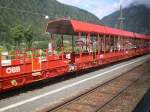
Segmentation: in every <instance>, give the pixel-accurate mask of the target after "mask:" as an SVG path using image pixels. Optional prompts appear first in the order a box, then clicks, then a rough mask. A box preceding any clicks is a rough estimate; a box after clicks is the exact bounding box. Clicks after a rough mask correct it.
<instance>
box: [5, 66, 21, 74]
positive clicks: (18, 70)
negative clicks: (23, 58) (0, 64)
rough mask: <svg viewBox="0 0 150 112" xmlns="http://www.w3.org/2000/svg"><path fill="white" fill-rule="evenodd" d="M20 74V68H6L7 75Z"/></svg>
mask: <svg viewBox="0 0 150 112" xmlns="http://www.w3.org/2000/svg"><path fill="white" fill-rule="evenodd" d="M18 72H20V66H15V67H8V68H6V73H7V74H11V73H18Z"/></svg>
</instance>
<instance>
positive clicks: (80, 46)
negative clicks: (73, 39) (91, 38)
mask: <svg viewBox="0 0 150 112" xmlns="http://www.w3.org/2000/svg"><path fill="white" fill-rule="evenodd" d="M78 41H79V48H80V50H79V52H80V58H81V57H82V45H81V41H82V40H81V32H79V33H78Z"/></svg>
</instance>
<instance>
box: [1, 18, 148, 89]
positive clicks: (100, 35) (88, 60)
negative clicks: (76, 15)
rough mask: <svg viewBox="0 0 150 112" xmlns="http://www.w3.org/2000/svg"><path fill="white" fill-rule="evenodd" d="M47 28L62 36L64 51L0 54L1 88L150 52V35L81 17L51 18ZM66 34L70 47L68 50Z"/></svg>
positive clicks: (52, 38)
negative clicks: (4, 58) (13, 54)
mask: <svg viewBox="0 0 150 112" xmlns="http://www.w3.org/2000/svg"><path fill="white" fill-rule="evenodd" d="M46 32H49V33H50V38H51V40H53V41H55V38H57V37H58V36H59V37H61V45H60V46H61V53H59V54H57V53H54V52H51V53H49V49H46V50H44V51H43V50H41V49H32V50H30V51H28V53H27V52H24V51H22V52H21V51H18V52H16V54H15V56H14V57H13V59H9V60H3V59H1V58H0V92H2V91H6V90H9V89H12V88H16V87H20V86H23V85H27V84H30V83H33V82H36V81H39V80H44V79H47V78H52V77H56V76H59V75H63V74H65V73H69V72H75V71H79V70H82V69H86V68H91V67H96V66H102V65H104V64H108V63H111V62H116V61H119V60H123V59H127V58H130V57H134V56H139V55H143V54H147V53H149V52H150V36H147V35H142V34H138V33H133V32H128V31H124V30H119V29H114V28H110V27H107V26H101V25H95V24H90V23H86V22H81V21H77V20H71V19H64V18H60V19H56V20H53V21H50V22H49V23H48V25H47V28H46ZM56 34H57V36H55V35H56ZM66 36H67V37H68V38H70V41H69V43H71V50H69V51H65V46H64V38H65V37H66ZM43 53H44V55H43ZM0 57H1V56H0Z"/></svg>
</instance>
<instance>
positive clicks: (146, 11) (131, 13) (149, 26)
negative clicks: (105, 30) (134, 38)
mask: <svg viewBox="0 0 150 112" xmlns="http://www.w3.org/2000/svg"><path fill="white" fill-rule="evenodd" d="M119 15H120V11H116V12H114V13H112V14H110V15H108V16H106V17H104V18H103V19H102V21H103V22H104V23H105V24H106V25H108V26H111V27H115V26H116V25H117V26H118V24H119V21H118V18H119ZM123 16H124V18H125V20H124V29H125V30H128V31H133V32H138V33H144V34H150V8H148V7H147V6H145V5H131V6H130V7H128V8H125V9H123Z"/></svg>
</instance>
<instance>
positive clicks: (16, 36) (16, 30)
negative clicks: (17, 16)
mask: <svg viewBox="0 0 150 112" xmlns="http://www.w3.org/2000/svg"><path fill="white" fill-rule="evenodd" d="M10 35H11V36H12V38H13V40H14V42H15V44H16V48H18V47H20V44H21V41H22V40H23V38H24V36H25V30H24V27H23V26H22V25H17V26H15V27H13V28H11V29H10Z"/></svg>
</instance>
